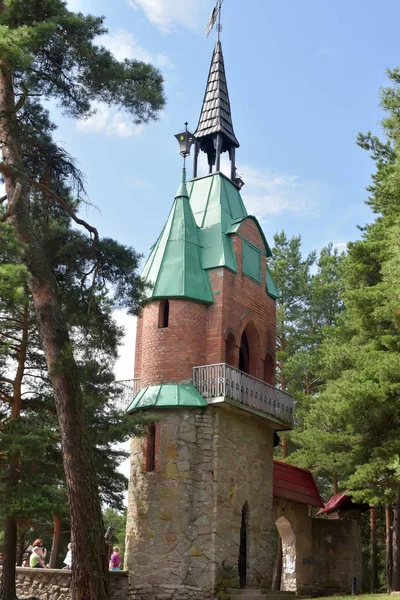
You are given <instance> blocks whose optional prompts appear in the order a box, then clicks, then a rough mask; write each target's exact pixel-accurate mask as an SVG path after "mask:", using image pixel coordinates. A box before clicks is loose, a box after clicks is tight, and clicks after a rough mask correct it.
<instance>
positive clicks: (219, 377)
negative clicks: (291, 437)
mask: <svg viewBox="0 0 400 600" xmlns="http://www.w3.org/2000/svg"><path fill="white" fill-rule="evenodd" d="M193 384H194V386H195V387H196V388H197V390H198V391H199V392H200V394H201V395H202V396H203V398H206V399H211V398H231V399H232V400H236V401H237V402H240V403H241V404H244V405H246V406H249V407H251V408H255V409H257V410H259V411H261V412H263V413H266V414H268V415H272V416H273V417H275V418H277V419H279V420H280V421H283V422H285V423H288V424H292V423H293V398H292V396H290V395H289V394H287V393H286V392H282V390H279V389H278V388H275V387H274V386H273V385H269V384H268V383H265V381H261V379H257V378H256V377H252V376H251V375H248V374H247V373H243V371H239V369H235V368H234V367H231V366H230V365H227V364H225V363H220V364H216V365H203V366H199V367H193Z"/></svg>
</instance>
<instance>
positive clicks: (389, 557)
mask: <svg viewBox="0 0 400 600" xmlns="http://www.w3.org/2000/svg"><path fill="white" fill-rule="evenodd" d="M385 522H386V536H385V538H386V587H387V591H388V593H390V592H391V591H392V570H393V550H392V507H391V506H390V504H385Z"/></svg>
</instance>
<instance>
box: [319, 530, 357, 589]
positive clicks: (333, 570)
mask: <svg viewBox="0 0 400 600" xmlns="http://www.w3.org/2000/svg"><path fill="white" fill-rule="evenodd" d="M312 524H313V527H312V533H313V559H314V584H315V592H316V593H317V594H321V595H325V596H330V595H333V594H350V593H351V583H352V579H353V577H356V578H357V589H358V591H360V590H361V586H362V562H361V528H360V521H359V519H344V520H329V519H313V521H312Z"/></svg>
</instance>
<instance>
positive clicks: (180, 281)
mask: <svg viewBox="0 0 400 600" xmlns="http://www.w3.org/2000/svg"><path fill="white" fill-rule="evenodd" d="M189 198H190V200H189ZM246 218H250V219H252V220H253V221H254V222H255V224H256V225H257V227H258V230H259V232H260V235H261V237H262V239H263V242H264V246H265V255H266V256H267V257H268V256H271V250H270V248H269V245H268V243H267V240H266V239H265V236H264V233H263V231H262V229H261V227H260V224H259V222H258V221H257V219H256V218H255V217H253V216H250V215H248V214H247V211H246V208H245V206H244V204H243V200H242V198H241V196H240V192H239V189H238V188H237V186H236V185H235V184H234V183H233V182H232V181H231V180H230V179H228V178H227V177H226V176H225V175H223V174H222V173H212V174H210V175H206V176H205V177H199V178H196V179H193V180H191V181H188V183H187V186H186V182H185V174H184V173H183V175H182V182H181V185H180V187H179V189H178V192H177V194H176V196H175V201H174V204H173V206H172V209H171V212H170V214H169V217H168V220H167V222H166V224H165V226H164V229H163V230H162V232H161V234H160V237H159V238H158V240H157V241H156V243H155V244H154V245H153V246H152V248H151V250H150V256H149V258H148V259H147V262H146V264H145V266H144V269H143V272H142V277H143V279H144V280H145V281H146V282H148V283H151V284H152V287H151V288H150V289H149V291H148V292H147V297H148V299H151V298H154V299H155V298H188V299H190V300H197V301H199V302H205V303H210V304H211V303H213V296H212V293H211V288H210V281H209V278H208V273H207V269H214V268H218V267H226V268H227V269H230V270H231V271H233V272H234V273H237V265H236V259H235V253H234V251H233V245H232V239H231V234H233V233H236V232H237V231H238V229H239V227H240V225H241V223H242V222H243V221H244V219H246ZM271 289H272V288H271ZM274 289H276V288H275V287H274ZM268 293H270V295H271V296H273V294H274V291H271V292H268Z"/></svg>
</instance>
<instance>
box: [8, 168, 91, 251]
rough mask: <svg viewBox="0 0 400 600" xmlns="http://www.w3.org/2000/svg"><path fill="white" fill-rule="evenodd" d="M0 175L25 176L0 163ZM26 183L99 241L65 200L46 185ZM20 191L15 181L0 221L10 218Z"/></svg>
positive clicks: (19, 186)
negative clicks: (12, 193) (57, 205)
mask: <svg viewBox="0 0 400 600" xmlns="http://www.w3.org/2000/svg"><path fill="white" fill-rule="evenodd" d="M0 173H3V174H4V175H10V174H15V173H21V174H22V175H25V174H24V173H22V172H21V171H19V170H18V169H14V168H11V167H10V166H9V165H7V164H6V163H5V162H1V163H0ZM27 182H28V184H29V185H31V186H33V187H35V188H36V189H38V190H40V191H41V192H43V193H44V194H46V196H49V197H50V198H53V199H54V200H55V201H56V202H58V204H59V205H60V206H61V207H62V208H63V209H64V210H65V212H66V213H68V214H69V216H70V217H71V219H72V220H73V221H75V223H77V224H78V225H82V227H84V228H85V229H86V230H87V231H89V233H92V234H93V237H94V239H95V241H96V242H98V241H99V233H98V231H97V229H96V228H95V227H92V225H89V223H87V222H86V221H84V220H83V219H80V218H79V217H77V216H76V214H75V213H74V211H73V210H72V208H71V207H70V206H69V204H68V203H67V202H65V200H64V199H63V198H61V196H59V195H58V194H56V193H55V192H53V190H51V189H50V188H49V187H47V185H44V184H43V183H39V182H37V181H34V180H33V179H28V180H27ZM21 191H22V186H21V184H20V182H19V181H17V183H16V184H15V191H14V195H13V197H12V200H11V202H10V203H9V205H8V208H7V211H6V213H5V215H4V217H3V219H2V220H3V221H6V219H7V218H8V217H9V216H10V214H11V212H12V210H13V208H14V205H15V204H16V203H17V202H18V200H19V197H20V195H21Z"/></svg>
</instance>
